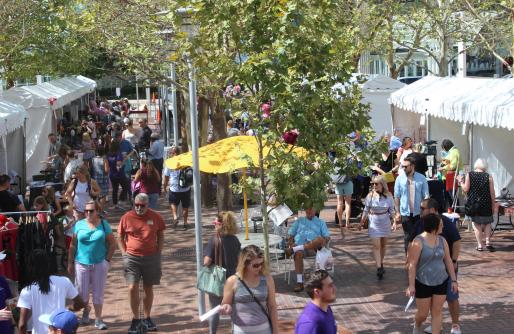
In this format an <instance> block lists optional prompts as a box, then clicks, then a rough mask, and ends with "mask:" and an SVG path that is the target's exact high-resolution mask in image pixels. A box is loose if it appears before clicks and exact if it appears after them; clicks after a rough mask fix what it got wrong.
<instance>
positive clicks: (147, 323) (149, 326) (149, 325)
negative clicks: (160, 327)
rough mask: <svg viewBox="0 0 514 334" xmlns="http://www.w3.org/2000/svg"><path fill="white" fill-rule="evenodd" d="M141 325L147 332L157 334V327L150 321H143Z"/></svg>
mask: <svg viewBox="0 0 514 334" xmlns="http://www.w3.org/2000/svg"><path fill="white" fill-rule="evenodd" d="M143 325H145V326H146V330H147V331H149V332H157V326H156V325H155V324H154V323H153V321H152V319H150V318H146V319H143Z"/></svg>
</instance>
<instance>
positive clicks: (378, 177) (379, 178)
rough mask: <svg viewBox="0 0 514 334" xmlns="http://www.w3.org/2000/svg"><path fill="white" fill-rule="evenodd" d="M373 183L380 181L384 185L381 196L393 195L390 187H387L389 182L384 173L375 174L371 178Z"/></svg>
mask: <svg viewBox="0 0 514 334" xmlns="http://www.w3.org/2000/svg"><path fill="white" fill-rule="evenodd" d="M371 183H380V184H381V185H382V193H381V194H379V195H380V196H382V195H383V196H384V197H389V196H391V193H390V192H389V188H387V182H386V180H385V178H384V177H383V176H382V175H376V176H373V178H372V179H371Z"/></svg>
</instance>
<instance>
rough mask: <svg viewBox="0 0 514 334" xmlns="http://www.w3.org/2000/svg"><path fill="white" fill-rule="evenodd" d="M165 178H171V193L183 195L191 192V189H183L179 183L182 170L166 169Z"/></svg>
mask: <svg viewBox="0 0 514 334" xmlns="http://www.w3.org/2000/svg"><path fill="white" fill-rule="evenodd" d="M163 175H164V176H168V177H169V178H170V181H169V186H170V191H171V192H174V193H183V192H186V191H189V190H190V189H191V187H181V186H180V185H179V183H178V181H179V176H180V169H169V168H164V173H163Z"/></svg>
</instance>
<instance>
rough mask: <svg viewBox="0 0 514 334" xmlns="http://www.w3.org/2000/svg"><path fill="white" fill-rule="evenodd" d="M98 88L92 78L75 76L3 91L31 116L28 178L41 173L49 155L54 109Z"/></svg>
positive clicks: (9, 99)
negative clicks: (49, 137) (43, 162)
mask: <svg viewBox="0 0 514 334" xmlns="http://www.w3.org/2000/svg"><path fill="white" fill-rule="evenodd" d="M95 87H96V83H95V82H94V81H93V80H91V79H88V78H85V77H82V76H73V77H66V78H61V79H57V80H53V81H49V82H45V83H42V84H39V85H35V86H20V87H13V88H11V89H9V90H7V91H4V92H2V97H3V98H4V99H5V100H8V101H9V102H12V103H18V104H20V105H22V106H23V107H24V108H25V110H26V111H27V113H28V115H29V119H28V121H27V128H26V131H27V134H28V135H27V139H26V151H25V152H26V161H27V175H26V177H27V178H28V179H30V178H31V176H32V175H35V174H39V172H40V170H41V169H42V167H43V166H42V161H46V159H47V158H48V150H49V147H50V144H49V142H48V139H47V136H48V134H49V133H51V132H54V131H55V130H56V129H55V128H56V123H57V122H56V121H57V120H56V119H54V117H56V116H55V113H54V111H56V110H57V109H60V108H62V107H64V106H66V105H68V104H70V103H72V102H73V101H75V100H77V99H80V98H81V97H82V96H84V95H86V94H88V93H91V92H93V91H94V90H95Z"/></svg>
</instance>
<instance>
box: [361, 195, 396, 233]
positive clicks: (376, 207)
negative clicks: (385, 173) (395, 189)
mask: <svg viewBox="0 0 514 334" xmlns="http://www.w3.org/2000/svg"><path fill="white" fill-rule="evenodd" d="M365 205H366V206H365V208H364V212H366V213H367V214H368V221H369V224H368V235H369V236H370V238H382V237H387V236H389V234H391V218H392V217H393V216H394V200H393V197H392V196H388V197H384V196H380V197H377V196H376V195H375V196H371V194H369V195H368V196H367V197H366V202H365Z"/></svg>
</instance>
